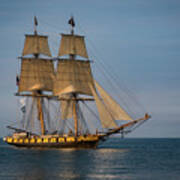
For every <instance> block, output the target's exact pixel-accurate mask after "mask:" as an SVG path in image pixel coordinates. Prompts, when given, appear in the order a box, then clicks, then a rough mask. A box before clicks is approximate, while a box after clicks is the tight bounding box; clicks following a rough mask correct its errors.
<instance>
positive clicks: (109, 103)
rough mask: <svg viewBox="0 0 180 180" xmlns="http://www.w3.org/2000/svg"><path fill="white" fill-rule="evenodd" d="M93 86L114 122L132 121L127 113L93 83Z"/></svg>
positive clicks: (96, 83)
mask: <svg viewBox="0 0 180 180" xmlns="http://www.w3.org/2000/svg"><path fill="white" fill-rule="evenodd" d="M94 82H95V86H96V88H97V90H98V92H99V94H100V96H101V98H102V100H103V102H104V104H105V105H106V107H107V109H109V111H110V112H111V114H112V116H113V118H114V119H115V120H133V119H132V118H131V117H130V116H129V115H128V113H127V112H126V111H125V110H123V108H122V107H121V106H120V105H119V104H118V103H117V102H116V101H115V100H114V99H113V98H112V97H111V96H110V95H109V94H108V93H107V92H106V91H105V90H104V89H103V88H102V87H101V86H100V85H99V84H98V82H97V81H95V80H94Z"/></svg>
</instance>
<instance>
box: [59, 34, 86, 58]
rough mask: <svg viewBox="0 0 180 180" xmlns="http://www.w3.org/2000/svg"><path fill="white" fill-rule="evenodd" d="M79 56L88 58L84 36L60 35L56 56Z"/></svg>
mask: <svg viewBox="0 0 180 180" xmlns="http://www.w3.org/2000/svg"><path fill="white" fill-rule="evenodd" d="M64 55H79V56H82V57H85V58H88V54H87V51H86V45H85V42H84V36H79V35H73V34H62V38H61V43H60V47H59V53H58V56H64Z"/></svg>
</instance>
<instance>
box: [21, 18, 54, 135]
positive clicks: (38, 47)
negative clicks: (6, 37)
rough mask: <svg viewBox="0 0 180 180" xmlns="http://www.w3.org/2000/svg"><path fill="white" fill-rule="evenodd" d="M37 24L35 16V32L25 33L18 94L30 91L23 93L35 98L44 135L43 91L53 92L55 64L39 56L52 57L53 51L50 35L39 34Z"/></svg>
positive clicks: (44, 95)
mask: <svg viewBox="0 0 180 180" xmlns="http://www.w3.org/2000/svg"><path fill="white" fill-rule="evenodd" d="M37 25H38V21H37V18H36V17H34V34H28V35H25V37H26V38H25V43H24V49H23V52H22V62H21V74H20V83H19V87H18V94H20V93H21V92H30V93H29V94H22V95H24V96H32V98H33V99H34V100H35V103H36V107H37V116H38V120H39V121H40V131H41V134H42V135H44V134H45V131H46V130H45V122H44V113H43V98H44V97H46V96H47V95H46V94H44V93H43V91H50V92H52V89H53V79H52V78H53V77H52V76H53V75H54V66H53V61H52V60H50V59H47V58H44V59H43V58H40V57H39V55H40V54H43V55H45V56H49V57H51V52H50V49H49V45H48V36H43V35H39V34H38V33H37ZM26 55H33V57H25V56H26ZM20 95H21V94H20Z"/></svg>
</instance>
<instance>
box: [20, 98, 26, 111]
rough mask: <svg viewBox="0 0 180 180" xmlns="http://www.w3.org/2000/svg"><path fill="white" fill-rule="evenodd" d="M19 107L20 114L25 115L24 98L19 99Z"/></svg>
mask: <svg viewBox="0 0 180 180" xmlns="http://www.w3.org/2000/svg"><path fill="white" fill-rule="evenodd" d="M20 107H21V111H22V113H26V98H25V97H24V98H21V99H20Z"/></svg>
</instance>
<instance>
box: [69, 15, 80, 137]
mask: <svg viewBox="0 0 180 180" xmlns="http://www.w3.org/2000/svg"><path fill="white" fill-rule="evenodd" d="M68 24H70V26H71V35H72V36H73V38H72V39H73V46H74V26H75V22H74V18H73V16H72V17H71V18H70V19H69V21H68ZM73 49H74V50H75V46H74V47H73ZM75 57H76V55H75V54H70V55H69V58H70V59H71V60H73V61H75ZM73 97H74V100H73V119H74V134H75V136H76V137H77V136H78V116H77V100H76V97H77V93H73Z"/></svg>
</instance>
